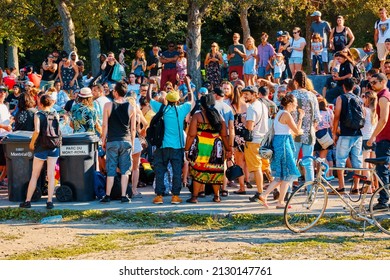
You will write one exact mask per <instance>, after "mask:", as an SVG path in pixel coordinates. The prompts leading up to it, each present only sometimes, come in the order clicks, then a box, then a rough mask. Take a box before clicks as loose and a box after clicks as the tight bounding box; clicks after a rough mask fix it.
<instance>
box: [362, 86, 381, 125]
mask: <svg viewBox="0 0 390 280" xmlns="http://www.w3.org/2000/svg"><path fill="white" fill-rule="evenodd" d="M364 96H365V97H366V98H367V100H368V106H366V107H367V108H369V109H370V111H371V123H372V124H376V123H377V122H378V114H377V113H376V107H377V104H378V96H377V94H376V93H375V92H374V91H366V92H365V93H364Z"/></svg>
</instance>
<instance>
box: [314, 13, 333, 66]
mask: <svg viewBox="0 0 390 280" xmlns="http://www.w3.org/2000/svg"><path fill="white" fill-rule="evenodd" d="M321 16H322V14H321V12H320V11H315V12H314V13H312V14H311V17H312V18H313V21H312V23H311V26H310V38H311V37H312V36H313V34H314V33H318V34H320V37H321V38H322V48H323V51H322V62H323V63H324V69H325V73H328V37H329V33H330V24H329V22H327V21H325V20H322V19H321ZM329 41H330V39H329Z"/></svg>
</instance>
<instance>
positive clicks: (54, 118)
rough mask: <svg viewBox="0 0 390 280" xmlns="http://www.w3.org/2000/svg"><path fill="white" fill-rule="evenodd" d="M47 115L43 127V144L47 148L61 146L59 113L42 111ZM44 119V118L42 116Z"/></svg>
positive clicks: (43, 114)
mask: <svg viewBox="0 0 390 280" xmlns="http://www.w3.org/2000/svg"><path fill="white" fill-rule="evenodd" d="M40 114H41V115H42V116H44V117H45V121H43V123H42V125H41V127H42V131H41V133H40V135H41V146H42V148H45V149H55V148H59V147H60V146H61V144H62V133H61V129H60V121H59V117H58V114H57V113H55V112H49V113H42V112H40ZM40 120H41V121H42V118H40Z"/></svg>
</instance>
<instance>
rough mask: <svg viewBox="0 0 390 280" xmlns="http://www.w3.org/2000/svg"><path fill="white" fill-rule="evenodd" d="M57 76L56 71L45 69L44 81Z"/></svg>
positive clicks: (51, 79)
mask: <svg viewBox="0 0 390 280" xmlns="http://www.w3.org/2000/svg"><path fill="white" fill-rule="evenodd" d="M56 76H57V73H56V72H54V73H53V72H51V71H50V70H43V73H42V81H53V80H54V79H55V77H56Z"/></svg>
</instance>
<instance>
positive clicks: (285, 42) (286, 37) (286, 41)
mask: <svg viewBox="0 0 390 280" xmlns="http://www.w3.org/2000/svg"><path fill="white" fill-rule="evenodd" d="M289 46H290V33H288V31H283V34H282V39H281V41H280V45H279V50H276V52H278V53H282V55H283V56H284V64H285V65H286V67H285V70H284V71H283V73H282V78H281V81H284V80H286V79H288V78H290V79H291V78H292V75H291V70H290V67H289V66H288V65H289V60H290V56H289V54H290V53H289V51H288V50H287V48H288V47H289Z"/></svg>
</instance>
